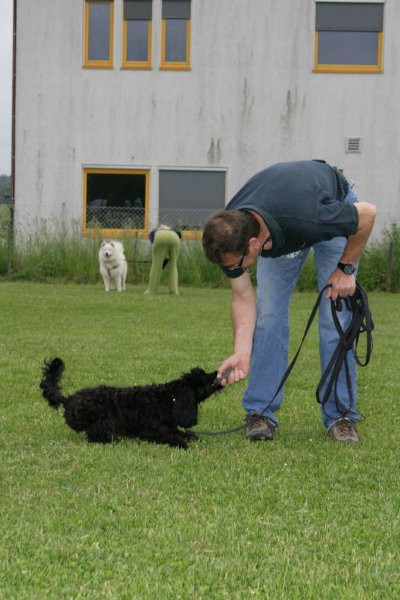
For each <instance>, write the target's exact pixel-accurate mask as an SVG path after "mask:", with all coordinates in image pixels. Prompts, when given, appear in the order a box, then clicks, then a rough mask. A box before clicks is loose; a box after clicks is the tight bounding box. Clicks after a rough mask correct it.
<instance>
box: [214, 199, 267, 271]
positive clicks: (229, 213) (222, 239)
mask: <svg viewBox="0 0 400 600" xmlns="http://www.w3.org/2000/svg"><path fill="white" fill-rule="evenodd" d="M259 234H260V225H259V223H258V221H257V219H256V218H255V217H253V215H252V214H250V213H248V212H245V211H241V210H223V211H221V212H218V213H215V214H214V215H212V217H210V218H209V219H208V221H207V223H206V225H205V227H204V232H203V249H204V253H205V255H206V256H207V258H208V260H210V261H211V262H213V263H217V264H220V263H221V262H222V255H223V254H226V253H227V252H229V253H230V254H235V255H239V254H243V253H244V252H245V250H246V247H247V244H248V243H249V240H250V238H252V237H257V236H258V235H259Z"/></svg>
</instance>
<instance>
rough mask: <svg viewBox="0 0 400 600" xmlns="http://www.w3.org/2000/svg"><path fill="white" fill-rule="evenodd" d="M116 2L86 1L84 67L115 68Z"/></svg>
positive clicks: (108, 0) (109, 0)
mask: <svg viewBox="0 0 400 600" xmlns="http://www.w3.org/2000/svg"><path fill="white" fill-rule="evenodd" d="M113 39H114V2H113V1H111V0H85V15H84V58H83V66H84V67H89V68H92V69H110V68H112V67H113Z"/></svg>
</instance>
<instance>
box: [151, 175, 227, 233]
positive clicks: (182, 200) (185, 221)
mask: <svg viewBox="0 0 400 600" xmlns="http://www.w3.org/2000/svg"><path fill="white" fill-rule="evenodd" d="M224 206H225V171H178V170H169V169H168V170H167V169H162V170H160V172H159V207H158V211H159V217H158V220H159V222H160V223H165V224H166V225H170V226H172V227H173V226H178V227H179V228H180V229H181V230H182V231H186V232H194V231H196V230H201V229H202V228H203V227H204V224H205V222H206V220H207V219H208V217H209V216H210V215H211V214H212V213H213V212H215V211H217V210H222V209H223V208H224ZM186 237H190V234H189V235H186Z"/></svg>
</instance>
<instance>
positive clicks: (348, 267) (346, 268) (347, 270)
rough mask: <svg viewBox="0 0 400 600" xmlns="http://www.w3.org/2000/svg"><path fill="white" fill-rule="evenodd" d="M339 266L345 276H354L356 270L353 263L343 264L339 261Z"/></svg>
mask: <svg viewBox="0 0 400 600" xmlns="http://www.w3.org/2000/svg"><path fill="white" fill-rule="evenodd" d="M337 266H338V269H340V270H341V271H343V273H344V274H345V275H353V273H354V272H355V270H356V268H355V267H354V266H353V265H352V264H351V263H342V262H340V261H339V262H338V264H337Z"/></svg>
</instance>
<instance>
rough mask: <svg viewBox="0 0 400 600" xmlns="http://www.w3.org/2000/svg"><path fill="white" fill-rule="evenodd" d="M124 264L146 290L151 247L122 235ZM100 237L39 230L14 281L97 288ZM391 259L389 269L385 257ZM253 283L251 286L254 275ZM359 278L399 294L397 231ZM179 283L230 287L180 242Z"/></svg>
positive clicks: (0, 229)
mask: <svg viewBox="0 0 400 600" xmlns="http://www.w3.org/2000/svg"><path fill="white" fill-rule="evenodd" d="M8 223H9V209H8V207H7V206H5V205H0V275H3V276H5V275H6V274H7V237H8ZM122 241H123V243H124V247H125V255H126V258H127V260H128V263H129V264H128V283H131V284H146V283H147V282H148V278H149V272H150V267H151V244H150V242H149V241H148V240H147V239H142V238H139V237H137V236H136V237H133V238H132V236H131V235H129V234H128V232H126V233H125V235H124V236H123V238H122ZM100 242H101V236H100V232H98V233H97V234H95V235H94V236H91V237H87V238H84V237H82V234H81V231H80V228H79V226H78V225H77V224H76V225H75V226H74V227H73V228H72V230H68V231H67V230H66V229H65V227H63V226H59V227H53V228H52V229H51V230H49V229H48V228H47V227H46V225H45V224H42V225H41V226H40V227H39V228H38V229H37V231H36V233H34V234H32V235H30V236H29V237H27V238H24V239H20V240H19V241H18V243H16V244H15V247H14V252H13V278H19V279H27V280H36V281H46V280H48V279H49V280H50V279H58V280H69V281H73V282H75V283H96V282H100V281H101V278H100V275H99V265H98V251H99V247H100ZM389 249H390V253H391V257H392V258H391V267H390V265H389V262H388V253H389ZM250 273H251V277H252V279H253V281H254V280H255V269H254V268H252V269H251V271H250ZM358 277H359V279H360V281H361V282H362V284H363V285H364V287H365V288H366V289H367V290H376V291H385V290H388V291H393V292H398V291H400V228H399V226H398V225H397V224H392V225H391V226H390V227H389V228H387V229H384V230H383V232H382V236H381V239H380V241H378V242H375V243H373V244H371V245H370V246H369V247H368V248H367V249H366V250H365V252H364V254H363V256H362V259H361V261H360V267H359V273H358ZM167 278H168V269H165V270H164V271H163V274H162V278H161V284H165V283H166V282H167ZM179 281H180V283H181V284H183V285H193V286H196V287H202V286H208V287H229V280H228V279H227V278H226V277H225V275H224V274H223V273H222V271H221V269H220V268H219V267H218V266H217V265H214V264H212V263H210V262H209V261H208V260H207V259H206V258H205V256H204V253H203V249H202V244H201V241H200V240H199V239H195V240H187V239H183V240H182V244H181V252H180V256H179ZM297 289H298V290H299V291H315V290H316V269H315V264H314V260H313V256H312V253H310V255H309V256H308V258H307V260H306V262H305V265H304V267H303V270H302V272H301V274H300V277H299V280H298V284H297Z"/></svg>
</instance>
